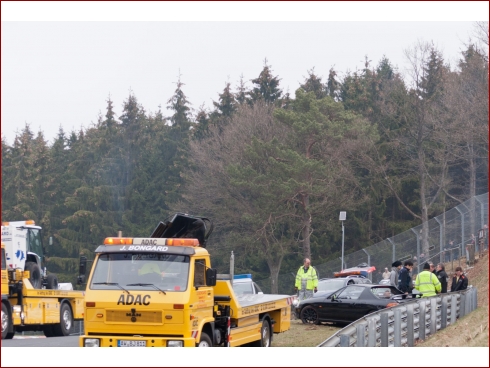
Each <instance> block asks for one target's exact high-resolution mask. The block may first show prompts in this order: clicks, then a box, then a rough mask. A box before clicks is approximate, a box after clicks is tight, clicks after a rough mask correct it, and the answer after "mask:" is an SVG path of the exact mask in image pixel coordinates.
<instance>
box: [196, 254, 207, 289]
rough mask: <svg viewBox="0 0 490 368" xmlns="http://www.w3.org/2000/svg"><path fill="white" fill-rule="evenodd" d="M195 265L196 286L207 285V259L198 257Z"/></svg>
mask: <svg viewBox="0 0 490 368" xmlns="http://www.w3.org/2000/svg"><path fill="white" fill-rule="evenodd" d="M194 266H195V267H194V286H206V277H205V272H206V260H204V259H196V260H195V263H194Z"/></svg>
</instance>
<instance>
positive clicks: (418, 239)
mask: <svg viewBox="0 0 490 368" xmlns="http://www.w3.org/2000/svg"><path fill="white" fill-rule="evenodd" d="M410 230H412V231H413V233H414V234H415V236H416V237H417V274H419V273H420V236H419V234H418V233H417V232H416V231H415V230H414V228H411V229H410Z"/></svg>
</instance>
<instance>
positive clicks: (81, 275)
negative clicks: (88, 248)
mask: <svg viewBox="0 0 490 368" xmlns="http://www.w3.org/2000/svg"><path fill="white" fill-rule="evenodd" d="M86 273H87V257H85V256H80V265H79V269H78V278H77V284H78V285H80V284H84V283H85V274H86Z"/></svg>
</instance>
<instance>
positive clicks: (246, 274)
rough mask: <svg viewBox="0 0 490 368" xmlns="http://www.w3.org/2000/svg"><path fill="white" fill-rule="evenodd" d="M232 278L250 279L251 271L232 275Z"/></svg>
mask: <svg viewBox="0 0 490 368" xmlns="http://www.w3.org/2000/svg"><path fill="white" fill-rule="evenodd" d="M233 278H234V279H251V278H252V274H251V273H244V274H243V275H234V276H233Z"/></svg>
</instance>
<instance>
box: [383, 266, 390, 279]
mask: <svg viewBox="0 0 490 368" xmlns="http://www.w3.org/2000/svg"><path fill="white" fill-rule="evenodd" d="M389 278H390V271H388V267H385V272H383V279H385V280H387V279H389Z"/></svg>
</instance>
